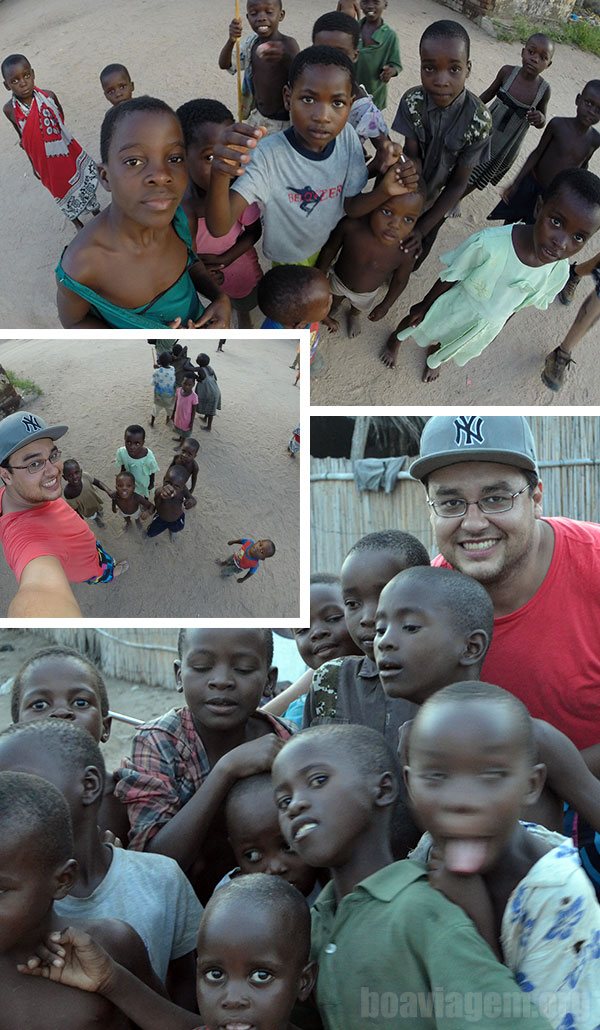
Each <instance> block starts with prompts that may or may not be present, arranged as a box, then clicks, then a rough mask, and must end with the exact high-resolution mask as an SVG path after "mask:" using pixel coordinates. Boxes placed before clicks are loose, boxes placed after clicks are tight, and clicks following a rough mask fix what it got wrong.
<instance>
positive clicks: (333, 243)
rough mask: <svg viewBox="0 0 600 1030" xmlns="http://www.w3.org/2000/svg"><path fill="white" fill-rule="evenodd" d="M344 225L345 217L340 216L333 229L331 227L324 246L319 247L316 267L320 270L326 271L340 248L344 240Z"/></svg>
mask: <svg viewBox="0 0 600 1030" xmlns="http://www.w3.org/2000/svg"><path fill="white" fill-rule="evenodd" d="M345 225H346V219H345V218H342V219H341V220H340V221H339V222H338V224H337V225H336V227H335V229H333V231H332V233H331V236H330V237H329V239H328V240H327V243H326V244H325V246H324V247H322V248H321V252H320V254H319V257H318V258H317V268H320V269H321V271H322V272H325V273H327V272H328V271H329V269H330V267H331V265H332V264H333V262H334V261H335V258H336V257H337V255H338V254H339V252H340V250H341V247H342V243H343V242H344V228H345Z"/></svg>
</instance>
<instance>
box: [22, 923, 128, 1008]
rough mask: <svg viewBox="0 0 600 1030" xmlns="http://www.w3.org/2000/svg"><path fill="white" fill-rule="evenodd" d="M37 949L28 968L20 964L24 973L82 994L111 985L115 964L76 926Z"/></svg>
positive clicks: (52, 937)
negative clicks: (41, 977)
mask: <svg viewBox="0 0 600 1030" xmlns="http://www.w3.org/2000/svg"><path fill="white" fill-rule="evenodd" d="M37 950H38V954H37V955H35V956H32V957H31V958H30V959H28V960H27V964H26V965H17V969H18V970H19V972H20V973H25V974H26V975H27V976H43V977H44V978H45V979H46V980H54V981H55V982H56V983H61V984H65V986H67V987H78V988H79V990H80V991H94V992H102V991H105V990H106V989H107V987H108V985H109V984H110V980H111V978H112V976H113V970H114V962H113V960H112V959H111V957H110V955H109V954H108V953H107V952H106V951H105V950H104V948H102V947H101V946H100V945H99V944H96V941H94V940H92V938H91V937H90V935H89V934H88V933H85V932H84V931H83V930H76V929H75V928H74V927H72V926H68V927H67V929H66V930H56V931H55V932H54V933H51V934H50V935H49V937H48V938H47V940H46V942H45V944H40V945H39V946H38V949H37Z"/></svg>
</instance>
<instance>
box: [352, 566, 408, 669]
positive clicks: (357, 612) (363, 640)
mask: <svg viewBox="0 0 600 1030" xmlns="http://www.w3.org/2000/svg"><path fill="white" fill-rule="evenodd" d="M405 567H406V566H405V565H404V563H403V562H402V561H401V559H400V558H399V557H398V555H397V554H394V552H393V551H368V550H365V551H353V552H352V554H350V555H349V556H348V557H347V558H346V560H345V562H344V564H343V565H342V572H341V580H342V597H343V599H344V610H345V613H346V627H347V629H348V633H349V634H350V636H351V637H352V639H353V641H354V643H355V644H358V646H359V647H360V649H361V651H364V653H365V654H366V655H367V657H368V658H371V659H372V658H373V642H374V639H375V612H376V611H377V605H378V603H379V595H380V593H381V591H382V590H383V588H384V586H385V585H386V583H389V581H390V579H393V577H394V576H396V575H397V574H398V573H399V572H402V570H403V569H404V568H405Z"/></svg>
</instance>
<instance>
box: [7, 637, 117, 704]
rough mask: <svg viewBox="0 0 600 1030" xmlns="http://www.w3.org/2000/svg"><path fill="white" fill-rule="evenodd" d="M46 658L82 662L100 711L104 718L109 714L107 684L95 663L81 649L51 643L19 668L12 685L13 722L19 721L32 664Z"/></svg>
mask: <svg viewBox="0 0 600 1030" xmlns="http://www.w3.org/2000/svg"><path fill="white" fill-rule="evenodd" d="M44 658H73V659H74V660H75V661H77V662H80V663H81V665H83V666H84V667H85V669H86V671H87V673H88V674H89V677H90V682H91V685H92V689H93V691H94V693H95V695H96V697H97V698H98V701H99V702H100V711H101V712H102V715H103V716H104V718H106V716H107V715H108V694H107V692H106V684H105V682H104V679H103V678H102V675H101V673H100V671H99V669H98V668H97V666H96V665H94V663H93V662H92V661H91V660H90V659H89V658H87V657H86V656H85V655H84V654H82V653H81V651H76V650H75V648H74V647H62V646H59V645H56V644H50V645H48V647H40V648H39V649H38V650H37V651H34V652H33V654H31V655H29V658H26V659H25V661H24V662H23V664H22V666H21V667H20V669H19V670H18V672H17V674H16V676H15V678H14V680H13V685H12V690H11V692H10V714H11V716H12V720H13V722H18V721H19V709H20V707H21V694H22V693H23V683H24V681H25V677H26V676H27V673H28V672H29V670H30V669H31V666H32V665H35V663H36V662H40V661H42V659H44Z"/></svg>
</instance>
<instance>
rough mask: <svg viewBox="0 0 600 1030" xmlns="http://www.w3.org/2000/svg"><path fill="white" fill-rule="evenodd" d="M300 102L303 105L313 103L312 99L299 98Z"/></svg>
mask: <svg viewBox="0 0 600 1030" xmlns="http://www.w3.org/2000/svg"><path fill="white" fill-rule="evenodd" d="M300 100H301V101H302V102H303V103H304V104H312V103H313V102H314V97H300Z"/></svg>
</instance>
